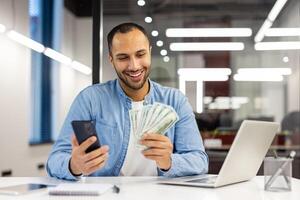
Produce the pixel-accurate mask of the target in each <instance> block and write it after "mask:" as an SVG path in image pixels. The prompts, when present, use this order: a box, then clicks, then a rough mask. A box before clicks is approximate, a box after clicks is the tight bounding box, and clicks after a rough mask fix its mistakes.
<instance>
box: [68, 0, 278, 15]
mask: <svg viewBox="0 0 300 200" xmlns="http://www.w3.org/2000/svg"><path fill="white" fill-rule="evenodd" d="M145 1H146V5H145V6H143V7H140V6H138V5H137V1H136V0H104V1H103V13H104V15H115V16H116V15H130V16H136V15H141V14H145V13H148V14H151V15H152V16H160V17H180V18H181V19H185V20H195V19H201V20H210V19H211V20H220V19H229V20H230V19H265V18H266V16H267V14H268V12H269V11H270V9H271V8H272V6H273V5H274V3H275V1H276V0H152V1H150V0H145ZM65 7H66V8H68V9H69V10H70V11H71V12H73V13H74V14H75V15H76V16H78V17H91V15H92V0H65Z"/></svg>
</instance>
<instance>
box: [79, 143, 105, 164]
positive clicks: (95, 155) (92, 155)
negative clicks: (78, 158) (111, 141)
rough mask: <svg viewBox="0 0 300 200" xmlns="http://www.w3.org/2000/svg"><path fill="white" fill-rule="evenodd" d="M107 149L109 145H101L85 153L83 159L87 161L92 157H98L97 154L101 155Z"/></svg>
mask: <svg viewBox="0 0 300 200" xmlns="http://www.w3.org/2000/svg"><path fill="white" fill-rule="evenodd" d="M108 150H109V147H108V146H107V145H105V146H102V147H101V148H99V149H96V150H94V151H92V152H89V153H87V154H85V155H84V160H85V161H86V162H87V161H89V160H92V159H94V158H96V157H99V156H101V155H103V154H106V153H107V152H108Z"/></svg>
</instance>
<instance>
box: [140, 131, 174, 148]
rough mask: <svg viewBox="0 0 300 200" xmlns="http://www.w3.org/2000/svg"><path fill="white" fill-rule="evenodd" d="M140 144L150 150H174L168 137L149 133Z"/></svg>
mask: <svg viewBox="0 0 300 200" xmlns="http://www.w3.org/2000/svg"><path fill="white" fill-rule="evenodd" d="M140 144H142V145H145V146H147V147H150V148H160V149H173V145H172V143H171V141H170V139H169V138H168V137H167V136H164V135H160V134H156V133H150V134H149V133H147V134H145V135H144V136H143V137H142V139H141V140H140Z"/></svg>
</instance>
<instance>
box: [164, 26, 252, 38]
mask: <svg viewBox="0 0 300 200" xmlns="http://www.w3.org/2000/svg"><path fill="white" fill-rule="evenodd" d="M251 35H252V30H251V28H169V29H167V30H166V36H167V37H250V36H251Z"/></svg>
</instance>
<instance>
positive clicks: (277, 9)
mask: <svg viewBox="0 0 300 200" xmlns="http://www.w3.org/2000/svg"><path fill="white" fill-rule="evenodd" d="M286 2H287V0H277V1H276V3H275V4H274V6H273V8H272V10H271V11H270V12H269V15H268V19H269V20H271V21H272V22H274V21H275V19H276V17H277V16H278V14H279V13H280V11H281V10H282V8H283V7H284V5H285V3H286Z"/></svg>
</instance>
